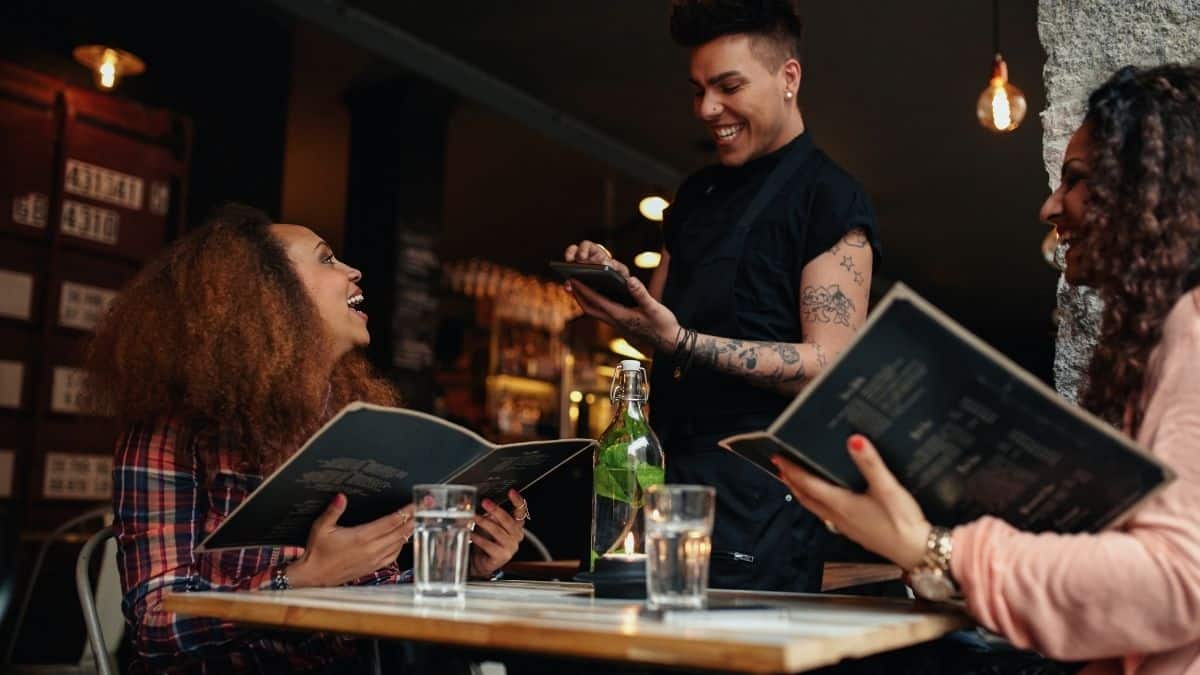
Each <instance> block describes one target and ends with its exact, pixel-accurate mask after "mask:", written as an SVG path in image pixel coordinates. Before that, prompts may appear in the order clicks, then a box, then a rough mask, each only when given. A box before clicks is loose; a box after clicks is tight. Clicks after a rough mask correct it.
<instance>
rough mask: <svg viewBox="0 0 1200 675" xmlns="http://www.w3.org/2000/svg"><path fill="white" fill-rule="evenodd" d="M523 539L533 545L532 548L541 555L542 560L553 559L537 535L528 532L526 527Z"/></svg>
mask: <svg viewBox="0 0 1200 675" xmlns="http://www.w3.org/2000/svg"><path fill="white" fill-rule="evenodd" d="M525 541H526V542H528V543H529V545H530V546H532V547H533V550H535V551H537V553H538V555H540V556H541V557H542V560H546V561H550V560H554V556H552V555H550V549H548V548H546V545H545V544H543V543H542V540H541V539H538V538H537V535H535V534H534V533H532V532H530V531H529V530H528V529H526V530H525Z"/></svg>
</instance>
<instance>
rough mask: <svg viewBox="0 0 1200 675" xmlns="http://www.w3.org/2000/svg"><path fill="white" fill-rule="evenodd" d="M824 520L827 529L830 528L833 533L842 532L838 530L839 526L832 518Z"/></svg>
mask: <svg viewBox="0 0 1200 675" xmlns="http://www.w3.org/2000/svg"><path fill="white" fill-rule="evenodd" d="M823 522H824V523H825V529H827V530H829V531H830V532H831V533H832V534H841V532H838V529H837V527H834V525H833V521H832V520H826V521H823Z"/></svg>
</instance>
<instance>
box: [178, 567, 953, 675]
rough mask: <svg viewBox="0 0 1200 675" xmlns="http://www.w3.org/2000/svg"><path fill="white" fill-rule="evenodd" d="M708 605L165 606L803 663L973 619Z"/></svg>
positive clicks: (527, 597) (881, 607)
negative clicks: (667, 608)
mask: <svg viewBox="0 0 1200 675" xmlns="http://www.w3.org/2000/svg"><path fill="white" fill-rule="evenodd" d="M709 604H710V609H709V610H706V611H701V612H668V613H664V614H655V613H652V612H649V611H647V610H646V609H645V606H644V605H643V604H642V603H641V602H638V601H629V600H600V599H594V598H592V597H591V587H590V586H588V585H587V584H576V583H553V582H536V581H501V582H494V583H472V584H470V586H469V587H468V590H467V598H466V600H465V602H464V603H462V604H460V605H446V604H444V603H432V604H430V603H425V602H420V601H416V600H415V598H414V597H413V589H412V586H411V585H410V584H404V585H399V586H385V587H379V586H377V587H338V588H306V589H299V590H291V591H278V592H271V591H262V592H253V593H220V592H202V593H201V592H196V593H176V594H172V595H169V596H167V598H166V609H167V610H169V611H172V612H178V613H181V614H190V615H194V616H207V617H216V618H220V619H227V620H233V621H239V622H244V623H252V624H259V625H264V626H272V627H277V628H288V629H294V630H318V631H329V632H336V633H348V634H354V635H361V636H370V637H381V638H394V639H403V640H418V641H427V642H439V643H445V644H454V645H462V646H466V647H473V648H484V649H489V648H490V649H505V650H516V651H524V652H534V653H541V654H548V655H562V656H571V657H580V658H591V659H607V660H613V661H622V662H634V663H648V664H658V665H664V666H678V667H687V668H705V669H719V670H734V671H742V672H754V673H770V672H790V673H794V672H801V671H804V670H809V669H811V668H817V667H820V666H824V665H829V664H832V663H836V662H838V661H840V660H842V659H845V658H855V657H863V656H868V655H871V654H877V653H880V652H885V651H890V650H893V649H899V648H901V647H907V646H909V645H913V644H917V643H919V642H925V641H927V640H932V639H934V638H937V637H939V636H941V635H944V634H946V633H948V632H950V631H952V630H956V629H958V628H962V627H965V626H967V625H969V623H970V622H969V620H968V619H967V617H966V616H965V615H964V614H962V613H961V612H959V611H958V610H957V609H955V608H953V607H940V606H931V605H922V604H917V603H914V602H912V601H908V600H895V599H885V598H863V597H852V596H834V595H802V594H792V593H751V592H744V591H712V592H710V594H709Z"/></svg>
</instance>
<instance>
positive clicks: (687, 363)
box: [683, 331, 700, 375]
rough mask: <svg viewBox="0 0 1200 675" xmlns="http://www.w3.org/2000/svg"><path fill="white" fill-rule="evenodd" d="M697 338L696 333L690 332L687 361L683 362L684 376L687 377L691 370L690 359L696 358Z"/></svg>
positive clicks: (697, 334)
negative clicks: (690, 338) (690, 340)
mask: <svg viewBox="0 0 1200 675" xmlns="http://www.w3.org/2000/svg"><path fill="white" fill-rule="evenodd" d="M699 338H700V334H699V333H697V332H696V331H692V342H691V344H690V345H688V353H687V361H684V362H683V374H684V375H687V373H688V371H689V370H691V369H692V357H694V356H696V340H698V339H699Z"/></svg>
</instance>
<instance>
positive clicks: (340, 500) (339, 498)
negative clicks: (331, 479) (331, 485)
mask: <svg viewBox="0 0 1200 675" xmlns="http://www.w3.org/2000/svg"><path fill="white" fill-rule="evenodd" d="M333 503H335V504H337V505H338V506H345V505H346V495H344V494H342V493H340V492H339V493H337V494H336V495H334V496H333Z"/></svg>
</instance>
